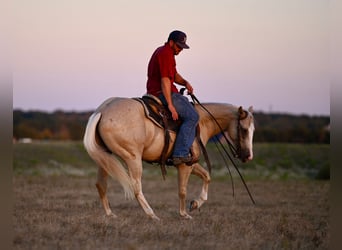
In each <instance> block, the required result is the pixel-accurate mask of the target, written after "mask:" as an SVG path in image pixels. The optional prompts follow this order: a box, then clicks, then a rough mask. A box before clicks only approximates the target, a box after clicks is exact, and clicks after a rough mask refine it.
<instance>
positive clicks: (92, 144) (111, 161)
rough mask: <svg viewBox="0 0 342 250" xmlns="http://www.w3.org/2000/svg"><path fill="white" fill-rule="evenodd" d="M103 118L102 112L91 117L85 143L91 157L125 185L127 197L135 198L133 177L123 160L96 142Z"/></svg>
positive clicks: (84, 139)
mask: <svg viewBox="0 0 342 250" xmlns="http://www.w3.org/2000/svg"><path fill="white" fill-rule="evenodd" d="M100 118H101V113H99V112H98V113H94V114H92V115H91V116H90V117H89V120H88V124H87V127H86V130H85V134H84V138H83V144H84V147H85V148H86V150H87V152H88V154H89V155H90V157H91V158H92V159H93V160H94V161H95V162H96V163H97V164H98V166H99V167H102V168H103V169H104V170H106V172H107V173H108V174H109V175H110V176H111V177H113V178H115V179H116V180H117V181H118V182H119V183H120V184H121V186H122V187H123V189H124V192H125V196H126V197H127V198H130V199H133V198H134V191H133V185H132V181H131V178H130V177H129V176H128V174H127V171H126V169H125V168H124V167H123V165H122V164H121V162H120V161H119V160H118V159H117V158H116V157H115V156H114V155H113V154H111V153H109V152H108V151H106V149H105V148H103V147H101V146H100V145H98V144H97V143H96V140H95V135H96V127H97V124H98V122H99V120H100Z"/></svg>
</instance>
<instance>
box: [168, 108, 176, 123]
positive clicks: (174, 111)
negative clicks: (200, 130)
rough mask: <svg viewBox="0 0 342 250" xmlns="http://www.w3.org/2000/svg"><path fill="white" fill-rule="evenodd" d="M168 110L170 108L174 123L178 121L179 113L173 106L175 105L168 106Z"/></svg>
mask: <svg viewBox="0 0 342 250" xmlns="http://www.w3.org/2000/svg"><path fill="white" fill-rule="evenodd" d="M168 108H169V110H170V112H171V114H172V119H173V120H174V121H176V120H178V113H177V111H176V108H175V106H173V104H169V105H168Z"/></svg>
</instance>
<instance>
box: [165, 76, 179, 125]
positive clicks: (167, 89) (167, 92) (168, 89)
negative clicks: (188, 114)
mask: <svg viewBox="0 0 342 250" xmlns="http://www.w3.org/2000/svg"><path fill="white" fill-rule="evenodd" d="M161 89H162V92H163V95H164V97H165V99H166V102H167V107H168V108H169V110H170V112H171V114H172V119H173V120H178V113H177V111H176V108H175V106H173V102H172V98H171V81H170V78H168V77H162V78H161Z"/></svg>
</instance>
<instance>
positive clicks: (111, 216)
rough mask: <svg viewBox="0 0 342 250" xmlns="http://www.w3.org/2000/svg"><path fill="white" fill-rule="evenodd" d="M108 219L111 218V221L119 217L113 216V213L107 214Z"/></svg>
mask: <svg viewBox="0 0 342 250" xmlns="http://www.w3.org/2000/svg"><path fill="white" fill-rule="evenodd" d="M106 217H107V218H111V219H115V218H118V216H117V215H115V214H113V213H112V212H111V213H110V214H107V215H106Z"/></svg>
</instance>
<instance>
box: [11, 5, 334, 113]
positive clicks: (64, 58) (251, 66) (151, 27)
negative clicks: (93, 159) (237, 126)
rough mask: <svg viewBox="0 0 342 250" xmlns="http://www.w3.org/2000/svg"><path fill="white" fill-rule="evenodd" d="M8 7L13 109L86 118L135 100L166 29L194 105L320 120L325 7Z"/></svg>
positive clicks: (325, 68)
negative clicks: (182, 45) (175, 40)
mask: <svg viewBox="0 0 342 250" xmlns="http://www.w3.org/2000/svg"><path fill="white" fill-rule="evenodd" d="M12 5H14V6H13V10H14V15H13V18H12V24H11V27H12V28H11V32H12V40H13V41H12V44H13V48H14V49H13V52H12V54H13V55H12V72H13V108H14V109H22V110H42V111H54V110H57V109H62V110H65V111H86V110H87V111H88V110H94V109H95V108H96V107H97V106H99V105H100V104H101V103H102V102H103V101H104V100H105V99H107V98H109V97H112V96H120V97H137V96H142V95H143V94H144V93H145V91H146V89H145V87H146V80H147V76H146V75H147V64H148V61H149V59H150V57H151V55H152V53H153V51H154V50H155V49H156V48H157V47H158V46H161V45H163V44H164V42H165V41H166V40H167V37H168V35H169V33H170V32H171V31H172V30H174V29H179V30H182V31H184V32H185V33H186V34H187V36H188V40H187V43H188V44H189V46H190V49H188V50H183V51H182V52H181V53H180V55H178V56H176V61H177V70H178V72H179V73H180V74H181V75H182V76H183V77H184V78H185V79H187V80H188V81H190V82H191V83H192V85H193V87H194V89H195V92H194V93H195V95H196V96H197V98H198V99H199V100H200V101H202V102H225V103H232V104H235V105H242V106H244V107H245V108H248V107H249V106H251V105H252V106H253V107H254V109H255V110H256V111H264V112H270V111H272V112H281V113H292V114H309V115H329V114H330V79H329V77H330V76H329V1H327V0H278V1H274V0H254V1H252V0H245V1H244V0H241V1H233V0H220V1H179V0H173V1H156V0H145V1H125V0H119V1H118V0H115V1H113V0H98V1H87V0H59V1H53V0H40V1H39V0H30V1H15V2H14V3H13V4H12Z"/></svg>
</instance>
